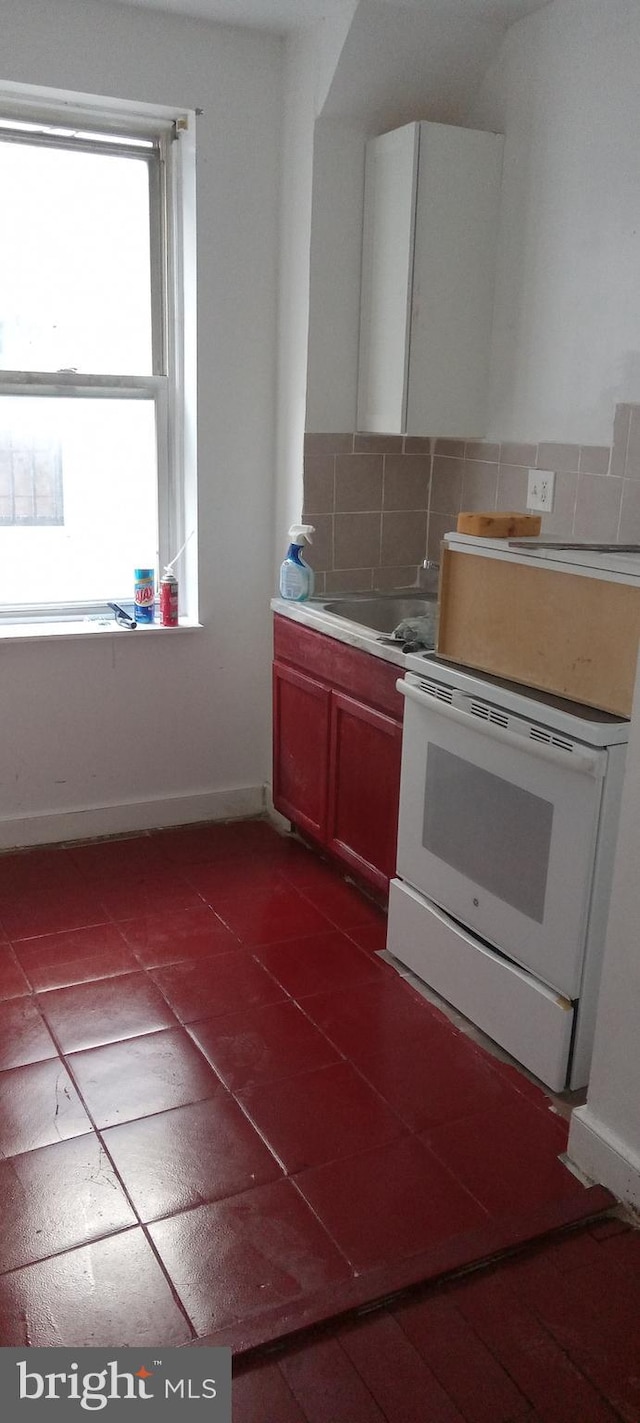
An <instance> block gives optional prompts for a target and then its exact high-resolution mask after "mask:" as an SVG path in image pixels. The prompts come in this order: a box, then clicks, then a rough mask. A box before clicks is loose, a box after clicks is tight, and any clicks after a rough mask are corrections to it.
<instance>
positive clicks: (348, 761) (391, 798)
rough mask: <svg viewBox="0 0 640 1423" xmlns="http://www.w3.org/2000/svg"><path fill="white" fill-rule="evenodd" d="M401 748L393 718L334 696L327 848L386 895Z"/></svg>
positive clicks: (392, 864) (392, 854)
mask: <svg viewBox="0 0 640 1423" xmlns="http://www.w3.org/2000/svg"><path fill="white" fill-rule="evenodd" d="M401 744H402V726H401V725H400V724H399V723H398V722H397V721H394V720H393V719H392V717H389V716H385V715H384V714H383V713H382V712H379V711H374V709H373V708H372V707H368V706H365V704H364V702H357V701H355V700H354V699H353V698H352V697H348V696H345V695H344V694H343V693H340V692H334V693H333V695H332V698H331V751H330V764H329V811H328V839H327V845H328V848H329V849H330V850H331V851H332V852H333V854H335V855H339V856H340V858H341V859H342V860H343V861H344V862H346V863H347V864H348V865H350V866H351V868H352V869H353V870H355V871H357V873H358V874H359V875H360V876H361V878H363V879H365V880H368V882H369V883H370V884H371V885H373V886H374V887H375V888H376V889H381V890H384V891H386V890H387V889H388V887H389V879H390V878H391V876H392V875H393V874H394V873H395V861H396V836H397V829H398V801H399V795H400V750H401Z"/></svg>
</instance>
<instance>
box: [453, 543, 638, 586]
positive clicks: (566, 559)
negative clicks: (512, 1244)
mask: <svg viewBox="0 0 640 1423" xmlns="http://www.w3.org/2000/svg"><path fill="white" fill-rule="evenodd" d="M444 542H445V544H446V545H447V547H448V548H450V549H455V550H458V551H460V552H464V553H474V554H481V555H482V554H484V556H485V558H486V557H490V558H503V559H509V560H511V561H512V562H514V563H529V562H530V561H531V559H535V560H536V562H538V561H543V562H545V563H551V564H553V565H554V566H556V567H558V568H561V569H564V571H573V572H576V573H582V574H588V575H591V576H592V577H596V578H597V577H601V578H608V579H611V580H612V581H614V582H624V583H633V582H635V581H636V579H640V549H639V550H638V552H637V553H628V552H627V553H624V552H620V553H618V552H617V551H616V550H611V551H609V550H607V551H606V552H602V551H600V552H599V551H597V550H595V549H578V548H563V547H562V544H563V542H564V543H566V542H567V540H562V539H561V538H559V537H558V540H557V547H554V546H553V543H554V540H552V539H549V540H545V542H549V543H551V544H552V547H550V548H540V546H539V544H538V540H537V539H517V540H513V539H485V538H481V537H479V536H478V535H475V534H458V533H449V534H445V536H444ZM516 544H517V545H518V546H517V547H516V546H515V545H516Z"/></svg>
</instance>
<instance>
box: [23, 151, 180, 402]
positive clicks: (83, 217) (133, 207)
mask: <svg viewBox="0 0 640 1423" xmlns="http://www.w3.org/2000/svg"><path fill="white" fill-rule="evenodd" d="M0 190H1V191H2V209H3V216H2V222H1V223H0V370H40V371H59V370H75V371H81V372H95V373H97V374H118V375H122V374H125V375H150V374H151V373H152V322H151V243H150V203H149V165H148V162H147V160H146V159H145V158H143V157H137V156H135V155H132V156H131V157H121V156H119V155H117V154H111V153H99V152H98V153H94V152H85V151H83V150H73V149H68V148H56V147H50V146H46V145H45V146H39V145H35V144H31V143H28V142H19V141H14V140H9V139H6V138H0Z"/></svg>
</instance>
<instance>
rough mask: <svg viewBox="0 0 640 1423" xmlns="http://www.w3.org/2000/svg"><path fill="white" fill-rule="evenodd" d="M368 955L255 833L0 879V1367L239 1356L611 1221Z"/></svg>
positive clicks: (200, 833)
mask: <svg viewBox="0 0 640 1423" xmlns="http://www.w3.org/2000/svg"><path fill="white" fill-rule="evenodd" d="M384 939H385V924H384V916H383V915H382V914H381V912H380V911H379V910H378V909H377V908H376V907H375V906H374V905H372V904H371V902H370V901H369V900H368V899H366V898H365V897H364V896H362V895H361V894H360V893H359V892H358V891H357V890H356V889H355V888H354V887H352V886H350V885H348V884H347V883H346V882H345V881H344V880H342V879H341V877H340V876H339V875H338V874H337V873H336V872H335V871H334V870H332V869H331V868H329V867H328V866H326V865H325V864H324V863H322V862H321V861H320V860H319V859H318V858H317V857H316V856H315V855H313V854H312V853H311V852H309V851H308V850H306V849H305V848H304V847H302V846H301V845H300V844H299V843H298V842H297V841H295V840H294V839H292V837H285V836H282V835H280V834H278V833H277V832H276V831H275V830H274V829H272V828H271V827H270V826H269V825H268V824H267V823H266V822H264V821H247V822H240V823H235V824H229V825H215V826H207V827H198V828H193V829H184V830H175V831H166V832H160V833H157V834H153V835H151V834H149V835H142V836H139V837H136V838H131V839H122V840H111V841H105V842H103V843H92V844H87V845H77V846H73V845H72V846H67V847H60V848H53V849H37V850H32V851H25V852H23V853H20V854H14V855H4V856H2V857H0V1000H1V1001H0V1200H1V1201H2V1206H3V1229H2V1235H1V1238H0V1344H3V1345H10V1344H15V1345H22V1344H25V1343H28V1344H31V1345H39V1344H47V1345H50V1344H63V1343H67V1344H73V1345H87V1344H92V1343H96V1344H129V1345H134V1344H135V1345H143V1344H165V1345H167V1344H189V1343H190V1342H191V1341H193V1340H194V1339H195V1338H206V1339H208V1340H210V1342H214V1341H215V1342H220V1343H231V1344H232V1345H233V1347H234V1349H235V1350H236V1352H237V1353H240V1352H241V1351H243V1350H246V1349H249V1348H252V1347H256V1346H259V1345H260V1344H263V1343H264V1342H265V1341H267V1340H274V1339H277V1338H280V1337H285V1336H286V1335H287V1333H289V1332H291V1331H292V1330H294V1329H298V1328H301V1327H302V1326H304V1325H307V1324H310V1323H315V1322H317V1321H318V1320H321V1319H326V1318H329V1317H331V1316H332V1315H335V1314H336V1313H338V1312H339V1311H341V1310H342V1311H344V1310H346V1309H352V1308H354V1307H356V1306H358V1305H361V1304H362V1303H363V1302H364V1301H366V1300H373V1299H377V1298H383V1297H384V1296H386V1295H388V1294H389V1293H390V1292H391V1290H397V1289H400V1288H404V1287H405V1286H407V1285H409V1284H411V1283H415V1282H416V1281H418V1280H423V1279H427V1278H434V1277H435V1276H437V1275H442V1274H443V1273H444V1272H446V1271H450V1270H452V1269H457V1268H460V1267H461V1266H464V1265H466V1264H468V1263H470V1262H473V1261H478V1260H482V1259H486V1258H488V1257H490V1256H492V1255H495V1254H496V1252H497V1251H499V1250H503V1249H508V1248H511V1247H512V1246H513V1245H514V1244H522V1242H524V1241H527V1240H533V1239H535V1238H536V1237H537V1236H539V1235H540V1234H541V1233H542V1232H544V1231H548V1230H551V1229H553V1228H557V1227H559V1226H563V1225H566V1224H568V1223H570V1222H572V1221H578V1220H580V1219H583V1218H589V1217H594V1216H596V1215H597V1214H598V1213H599V1212H600V1211H602V1210H603V1209H604V1208H605V1207H606V1206H607V1205H608V1204H609V1203H610V1197H608V1195H607V1194H606V1192H603V1191H601V1190H600V1188H591V1189H585V1187H584V1186H583V1185H582V1184H581V1183H580V1182H579V1181H578V1180H577V1179H576V1178H575V1177H574V1176H573V1175H572V1174H571V1173H570V1172H569V1171H568V1169H567V1168H566V1167H565V1165H563V1164H562V1162H561V1160H560V1159H559V1157H560V1156H561V1154H562V1152H563V1151H564V1149H565V1145H566V1137H567V1124H566V1121H565V1120H564V1118H563V1117H562V1116H560V1115H558V1114H557V1113H556V1112H555V1111H554V1110H552V1104H551V1103H550V1102H549V1100H548V1099H547V1097H546V1096H545V1094H544V1093H543V1092H542V1091H541V1090H540V1089H539V1088H537V1087H536V1086H535V1085H534V1084H532V1083H531V1082H530V1081H529V1080H528V1079H527V1078H525V1077H524V1076H522V1075H521V1074H520V1073H519V1072H518V1071H517V1070H516V1069H515V1068H514V1067H513V1066H511V1065H509V1064H507V1063H505V1062H503V1061H500V1060H498V1059H497V1058H496V1057H494V1056H493V1055H491V1054H490V1053H488V1052H487V1051H485V1050H484V1049H483V1048H482V1046H480V1045H479V1044H478V1043H477V1042H474V1041H473V1040H472V1039H471V1038H470V1037H468V1036H466V1035H465V1034H464V1033H461V1032H460V1031H458V1029H457V1028H456V1027H455V1026H453V1025H452V1023H451V1022H450V1021H449V1019H448V1018H447V1017H445V1016H444V1015H443V1014H442V1013H440V1012H439V1011H438V1009H437V1008H436V1007H434V1006H433V1005H432V1004H430V1003H428V1002H427V1001H426V1000H425V999H424V998H423V997H422V996H420V995H419V994H417V993H416V992H415V991H414V989H413V988H412V987H411V986H410V985H409V984H408V983H407V981H406V980H405V979H403V978H402V977H401V976H400V975H399V974H398V973H396V971H395V969H393V968H392V967H391V966H390V965H389V964H388V963H386V962H384V961H382V960H381V959H380V958H379V957H378V951H379V950H381V949H382V948H383V947H384ZM394 1327H395V1326H394ZM371 1416H377V1415H374V1414H372V1415H371ZM434 1416H435V1415H434ZM452 1416H455V1415H452ZM278 1423H284V1417H283V1418H280V1419H279V1420H278Z"/></svg>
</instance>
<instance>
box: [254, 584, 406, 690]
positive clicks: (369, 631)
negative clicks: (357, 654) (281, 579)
mask: <svg viewBox="0 0 640 1423" xmlns="http://www.w3.org/2000/svg"><path fill="white" fill-rule="evenodd" d="M344 596H345V597H348V596H349V595H348V594H346V593H345V595H344ZM372 596H373V594H372ZM398 597H399V598H401V597H402V592H399V593H398ZM271 607H272V609H273V612H274V613H279V614H280V616H281V617H283V618H290V619H291V621H292V622H294V623H301V624H302V626H303V627H308V628H314V629H315V631H316V632H322V633H325V634H326V636H327V637H333V638H335V639H336V641H337V642H345V643H347V645H348V646H349V647H359V648H360V649H361V651H362V652H369V653H371V655H372V657H380V658H381V659H382V661H383V662H393V663H394V664H395V666H396V667H400V668H401V669H402V671H404V669H405V667H406V665H407V656H408V654H406V653H404V652H403V651H402V648H401V646H400V645H399V644H398V646H397V647H393V646H392V645H390V644H389V641H388V639H386V640H385V641H384V642H381V641H380V638H381V637H382V636H383V634H381V633H379V632H375V631H374V629H373V628H365V627H362V626H361V624H360V623H352V622H350V621H349V620H348V618H338V617H336V615H335V613H327V612H325V611H324V609H323V608H321V607H318V606H317V605H315V604H314V603H295V602H289V600H288V599H286V598H272V599H271Z"/></svg>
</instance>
